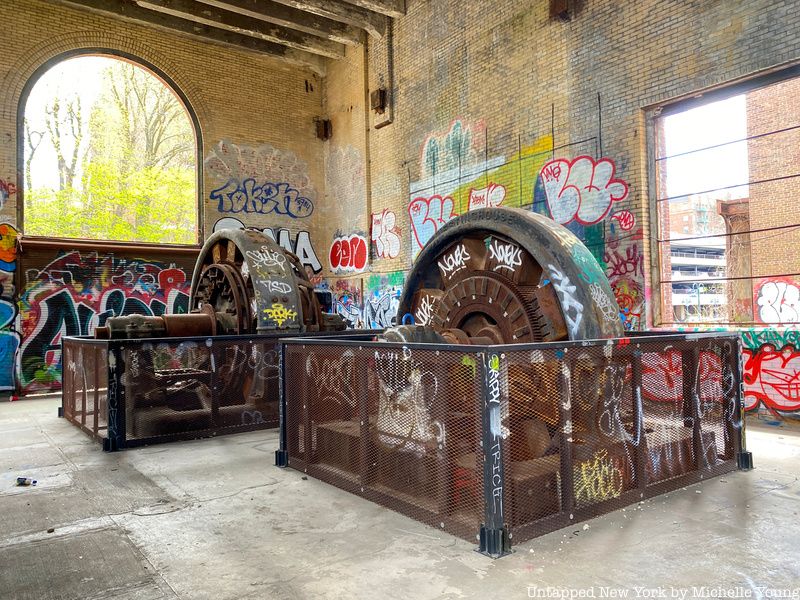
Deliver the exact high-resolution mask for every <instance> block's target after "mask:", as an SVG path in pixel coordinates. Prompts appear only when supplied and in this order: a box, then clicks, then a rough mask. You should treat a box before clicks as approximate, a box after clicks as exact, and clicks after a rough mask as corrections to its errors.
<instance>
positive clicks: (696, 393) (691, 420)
mask: <svg viewBox="0 0 800 600" xmlns="http://www.w3.org/2000/svg"><path fill="white" fill-rule="evenodd" d="M373 335H374V333H373ZM372 339H373V338H372V336H363V335H362V336H360V335H359V334H358V333H357V332H354V335H350V336H339V337H336V336H327V337H326V338H325V339H320V338H314V337H303V336H300V337H297V338H292V339H283V340H281V344H280V353H279V355H280V373H281V377H280V380H279V394H280V405H279V419H280V437H279V440H280V446H279V449H278V450H277V451H276V452H275V465H276V466H278V467H292V468H296V469H299V470H303V471H305V472H307V473H309V474H310V475H312V476H315V475H320V476H319V478H320V479H324V480H327V481H328V482H329V483H332V484H333V485H336V486H337V487H341V488H342V489H346V490H348V491H350V492H353V493H357V494H359V495H361V496H362V497H365V498H367V499H369V500H373V501H376V502H378V503H381V504H384V505H387V503H386V502H385V499H382V498H380V497H379V496H380V493H379V492H377V491H374V490H365V488H363V487H362V488H360V490H359V489H358V486H353V485H350V484H349V483H346V482H344V481H341V482H340V481H338V480H337V481H335V482H332V481H330V480H329V478H328V477H325V476H323V475H322V474H321V473H318V472H317V471H316V470H315V469H314V468H313V467H314V465H313V464H309V463H306V461H305V460H304V459H299V458H297V457H292V456H290V455H289V451H288V432H287V422H286V419H287V406H286V402H287V394H286V372H287V369H286V362H285V360H286V347H287V346H290V345H292V346H297V345H301V346H304V347H305V346H312V347H313V346H325V345H331V344H335V345H336V346H341V347H342V348H347V347H350V348H359V349H360V348H362V347H369V348H383V349H389V348H394V349H399V350H402V349H409V350H412V351H413V350H432V351H442V350H450V351H456V352H464V353H471V354H477V355H479V357H480V359H481V360H479V362H478V365H479V368H480V370H481V374H482V385H481V398H480V405H481V406H483V407H484V410H483V411H482V414H481V423H482V433H481V446H482V449H483V464H484V472H483V500H484V514H483V522H482V524H481V526H480V530H479V531H478V532H476V535H475V537H477V539H478V540H479V546H478V549H477V550H478V552H480V553H482V554H484V555H486V556H489V557H491V558H499V557H502V556H504V555H506V554H508V553H510V552H511V540H512V535H511V532H510V530H509V527H508V525H507V524H506V522H505V520H504V499H503V493H502V489H504V488H505V485H506V481H505V474H504V472H503V465H504V460H503V456H504V453H505V452H506V448H505V447H504V441H503V439H502V438H501V437H497V436H496V435H492V433H491V430H490V426H489V421H490V407H491V404H492V393H493V392H492V382H491V381H490V379H489V377H490V373H489V368H488V365H489V362H490V361H491V360H492V359H493V357H495V356H497V355H500V354H502V353H504V352H518V351H530V350H553V349H560V350H564V351H567V350H570V349H573V348H586V347H587V346H602V345H608V344H613V345H614V346H615V348H619V347H622V348H626V349H627V351H629V352H630V355H631V357H632V378H633V382H634V386H636V385H637V384H640V383H641V380H642V351H641V350H640V346H641V343H652V342H656V343H663V344H665V348H666V347H669V346H670V345H671V344H672V343H674V342H679V341H682V342H693V341H697V342H698V344H697V345H695V346H694V347H693V348H691V349H689V350H683V351H682V361H683V365H684V366H686V365H691V364H697V362H698V359H699V342H701V341H708V340H719V339H724V340H730V341H732V342H733V344H732V347H733V351H730V352H729V354H728V356H727V357H726V361H725V364H723V369H724V368H728V369H730V372H731V374H732V377H733V390H734V395H733V406H732V408H731V410H730V413H731V419H734V418H735V419H736V421H737V423H738V426H737V427H733V426H731V424H730V423H728V424H727V425H726V427H727V429H728V433H729V435H730V439H731V440H732V444H733V458H731V459H728V460H724V461H722V462H720V463H718V464H716V465H714V467H713V470H712V472H710V473H709V472H708V471H704V470H701V469H700V468H698V467H697V466H696V467H695V469H694V470H692V471H689V472H688V473H686V474H683V475H679V476H677V477H674V478H671V479H668V480H666V481H660V482H656V483H652V484H650V485H647V483H646V477H645V476H644V469H645V457H644V456H643V453H644V452H646V449H645V447H644V445H642V444H639V446H638V450H637V452H638V457H637V459H636V460H635V469H636V475H637V476H636V481H638V482H639V485H638V487H637V488H636V489H633V490H630V491H626V492H624V493H623V494H622V495H621V496H619V497H618V498H615V499H614V500H609V501H605V502H601V503H598V504H593V505H590V506H586V507H576V506H574V505H573V503H574V489H573V486H574V483H573V464H572V460H571V456H570V454H569V452H568V450H569V448H570V444H569V443H563V444H562V448H563V449H564V450H567V451H563V452H561V455H560V463H561V466H560V477H561V481H562V485H561V499H562V506H566V507H568V509H567V510H561V511H560V512H559V514H555V515H552V516H550V517H546V518H544V519H541V520H539V521H535V522H533V523H530V524H528V525H525V526H523V527H521V528H519V529H518V530H517V532H518V533H521V534H522V535H518V537H520V538H522V539H523V541H524V540H526V539H530V538H532V537H535V536H537V535H543V534H545V533H549V532H551V531H555V530H557V529H561V528H563V527H566V526H568V525H570V524H574V523H575V522H578V521H581V520H586V519H590V518H594V517H596V516H599V515H601V514H604V513H607V512H609V511H611V510H616V509H618V508H622V507H624V506H628V505H630V504H633V503H635V502H639V501H641V500H643V499H647V498H652V497H654V496H657V495H660V494H663V493H666V492H668V491H672V490H675V489H678V488H681V487H684V486H686V485H690V484H693V483H698V482H700V481H703V480H704V479H706V478H708V477H710V476H717V475H720V474H722V473H725V472H730V471H734V470H736V469H742V470H746V469H751V468H753V461H752V455H751V453H750V452H748V451H747V449H746V447H745V431H744V430H745V418H744V404H743V398H744V387H743V381H742V370H743V369H742V362H741V350H742V339H741V335H740V334H739V333H736V332H706V333H688V334H687V333H671V332H667V333H663V332H659V333H658V334H649V333H646V332H637V333H636V334H635V335H632V336H630V337H625V338H617V339H614V340H605V339H603V340H583V341H565V342H547V343H536V344H507V345H460V344H426V343H394V342H375V341H372ZM362 368H363V369H365V368H366V366H363V367H362ZM688 373H689V374H690V377H689V380H688V381H687V380H686V379H684V387H683V397H684V399H683V411H684V413H683V415H684V423H685V425H686V426H691V427H692V448H693V453H694V456H696V457H697V456H700V455H702V453H703V452H702V444H703V442H702V431H701V418H700V415H699V411H700V384H701V382H700V380H699V378H698V377H697V376H695V375H694V374H692V373H693V370H692V369H688ZM364 375H365V374H364ZM357 376H361V374H359V375H357ZM565 385H566V384H565V382H563V381H561V382H560V387H561V389H563V386H565ZM360 405H361V411H362V414H361V426H362V430H363V429H364V428H365V427H366V425H365V423H366V422H367V419H365V418H364V414H363V412H364V411H366V401H360ZM559 405H560V406H561V408H560V410H564V408H563V403H561V402H559ZM642 410H643V409H642V400H641V397H639V398H638V401H636V402H635V403H634V418H635V421H636V427H637V434H638V435H641V434H642V432H643V419H642ZM562 416H563V415H562ZM306 428H307V429H310V428H308V427H306ZM362 433H365V432H362ZM306 435H309V436H310V435H311V433H310V431H307V432H306ZM561 435H562V436H566V434H564V433H562V434H561ZM360 439H361V441H360V445H361V453H362V454H363V453H365V452H367V451H368V450H367V447H366V444H367V441H366V439H367V436H366V435H361V438H360ZM698 460H699V459H698ZM498 489H500V490H501V492H500V493H497V490H498ZM359 492H360V493H359ZM391 503H392V504H393V505H395V506H397V505H398V504H400V505H402V502H398V501H397V500H396V499H393V500H392V502H391ZM415 510H416V511H418V509H415ZM400 512H403V513H405V514H407V515H408V516H412V518H415V517H413V515H412V512H414V511H404V510H402V509H401V510H400Z"/></svg>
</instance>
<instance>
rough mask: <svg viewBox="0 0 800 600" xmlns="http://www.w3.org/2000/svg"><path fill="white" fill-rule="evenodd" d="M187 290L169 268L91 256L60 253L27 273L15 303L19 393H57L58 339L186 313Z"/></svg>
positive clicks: (185, 282)
mask: <svg viewBox="0 0 800 600" xmlns="http://www.w3.org/2000/svg"><path fill="white" fill-rule="evenodd" d="M188 288H189V281H188V279H187V276H186V271H184V270H183V269H181V268H178V267H175V266H174V265H169V266H168V265H164V264H162V263H158V262H152V261H146V260H142V259H133V258H120V257H117V256H113V255H110V254H98V253H96V252H93V253H86V254H81V253H80V252H78V251H72V252H66V253H62V254H61V255H60V256H58V257H57V258H56V259H55V260H53V261H52V262H50V263H49V264H48V265H47V266H45V267H44V268H43V269H41V270H35V269H32V270H29V271H28V272H27V273H26V283H25V284H24V287H23V288H22V290H21V293H20V298H19V303H20V312H21V322H22V334H23V335H22V337H23V342H22V348H21V350H20V366H19V380H20V381H19V383H20V386H21V388H22V389H23V390H25V391H35V390H46V389H58V388H59V387H60V385H61V349H60V345H59V344H60V341H61V337H62V336H64V335H91V334H92V333H93V332H94V329H95V328H96V327H97V326H99V325H102V324H104V323H105V321H106V319H108V318H109V317H113V316H118V315H128V314H144V315H161V314H165V313H183V312H186V311H187V310H188V307H189V296H188V293H187V292H188Z"/></svg>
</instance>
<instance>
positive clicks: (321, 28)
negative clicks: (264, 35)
mask: <svg viewBox="0 0 800 600" xmlns="http://www.w3.org/2000/svg"><path fill="white" fill-rule="evenodd" d="M198 1H199V2H202V3H203V4H208V5H209V6H215V7H216V8H221V9H223V10H229V11H230V12H235V13H239V14H240V15H244V16H246V17H250V18H251V19H259V20H261V21H267V22H269V23H275V24H276V25H282V26H284V27H291V28H292V29H297V30H299V31H305V32H307V33H311V34H314V35H317V36H319V37H322V38H325V39H328V40H333V41H334V42H340V43H342V44H347V45H349V46H355V45H357V44H360V43H361V42H363V41H364V40H363V38H364V33H363V32H362V31H361V29H360V28H359V27H355V26H353V25H348V24H347V23H342V22H341V21H334V20H333V19H328V18H325V17H322V16H320V15H315V14H312V13H309V12H306V11H304V10H298V9H296V8H292V7H291V6H284V5H283V4H279V3H278V2H273V1H272V0H198Z"/></svg>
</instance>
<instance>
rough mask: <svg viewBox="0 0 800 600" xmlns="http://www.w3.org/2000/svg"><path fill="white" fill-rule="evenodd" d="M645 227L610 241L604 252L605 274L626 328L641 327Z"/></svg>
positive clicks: (614, 237) (612, 238)
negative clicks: (642, 245)
mask: <svg viewBox="0 0 800 600" xmlns="http://www.w3.org/2000/svg"><path fill="white" fill-rule="evenodd" d="M641 239H642V230H641V229H639V230H637V231H636V232H635V233H633V234H627V235H626V236H624V237H617V236H613V237H611V238H609V239H608V240H607V243H606V249H605V252H604V253H603V262H604V263H605V264H606V276H607V277H608V282H609V284H610V285H611V289H612V290H613V291H614V298H616V300H617V304H618V305H619V314H620V318H621V320H622V324H623V326H624V327H625V329H626V330H628V331H630V330H633V329H638V328H639V327H640V324H641V317H642V314H643V313H644V293H643V292H642V282H643V281H644V254H643V253H642V251H641Z"/></svg>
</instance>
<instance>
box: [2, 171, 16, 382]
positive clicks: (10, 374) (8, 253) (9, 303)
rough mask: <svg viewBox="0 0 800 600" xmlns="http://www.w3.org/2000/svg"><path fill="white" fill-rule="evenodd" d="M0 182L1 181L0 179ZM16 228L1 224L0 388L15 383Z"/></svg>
mask: <svg viewBox="0 0 800 600" xmlns="http://www.w3.org/2000/svg"><path fill="white" fill-rule="evenodd" d="M0 183H1V182H0ZM17 238H18V235H17V230H16V228H14V226H13V225H11V224H9V223H2V224H0V390H2V391H7V390H13V389H15V387H16V385H15V384H16V378H15V370H16V369H15V367H16V360H17V350H18V349H19V341H20V337H19V332H17V330H16V329H15V321H16V317H17V303H16V302H15V289H14V272H15V271H16V268H17V262H16V261H17Z"/></svg>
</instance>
